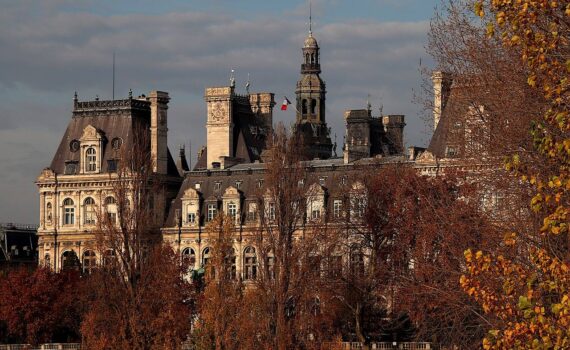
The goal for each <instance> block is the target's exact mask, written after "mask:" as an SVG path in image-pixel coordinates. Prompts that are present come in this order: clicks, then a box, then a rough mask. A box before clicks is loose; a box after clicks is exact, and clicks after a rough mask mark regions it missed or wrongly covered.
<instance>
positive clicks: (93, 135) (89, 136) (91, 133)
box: [81, 125, 103, 141]
mask: <svg viewBox="0 0 570 350" xmlns="http://www.w3.org/2000/svg"><path fill="white" fill-rule="evenodd" d="M102 137H103V136H102V135H101V132H100V131H99V130H97V128H95V127H94V126H93V125H87V126H86V127H85V129H83V134H82V135H81V141H92V140H100V139H101V138H102Z"/></svg>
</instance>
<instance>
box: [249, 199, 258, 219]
mask: <svg viewBox="0 0 570 350" xmlns="http://www.w3.org/2000/svg"><path fill="white" fill-rule="evenodd" d="M255 220H257V203H249V206H248V208H247V221H255Z"/></svg>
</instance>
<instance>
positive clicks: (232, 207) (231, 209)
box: [228, 202, 237, 220]
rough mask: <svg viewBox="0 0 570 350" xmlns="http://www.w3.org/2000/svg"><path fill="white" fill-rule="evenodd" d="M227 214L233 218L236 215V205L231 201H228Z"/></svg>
mask: <svg viewBox="0 0 570 350" xmlns="http://www.w3.org/2000/svg"><path fill="white" fill-rule="evenodd" d="M228 215H229V216H230V217H231V218H232V219H234V220H235V219H236V217H237V205H236V204H235V203H233V202H231V203H228Z"/></svg>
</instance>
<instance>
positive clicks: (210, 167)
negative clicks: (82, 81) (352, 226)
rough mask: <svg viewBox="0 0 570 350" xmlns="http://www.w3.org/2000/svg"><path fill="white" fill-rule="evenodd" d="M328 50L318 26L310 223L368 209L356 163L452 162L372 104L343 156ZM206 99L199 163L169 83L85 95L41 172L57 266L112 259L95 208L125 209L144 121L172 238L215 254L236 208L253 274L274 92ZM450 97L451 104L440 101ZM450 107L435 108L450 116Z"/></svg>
mask: <svg viewBox="0 0 570 350" xmlns="http://www.w3.org/2000/svg"><path fill="white" fill-rule="evenodd" d="M319 50H320V48H319V45H318V43H317V40H316V38H315V36H314V35H313V33H312V32H309V34H308V36H307V38H306V39H305V41H304V45H303V47H302V49H301V53H302V55H301V60H300V63H301V77H300V79H299V81H298V83H297V88H296V109H297V111H296V120H295V124H294V128H293V131H294V132H295V133H297V135H298V136H299V138H300V139H301V140H302V144H301V145H300V146H302V147H300V152H301V153H302V154H303V156H304V157H303V158H304V159H305V160H304V161H303V162H302V165H303V166H304V167H305V169H306V172H307V178H306V179H303V183H300V184H299V186H306V188H307V193H310V194H311V195H310V196H309V197H310V198H309V197H308V198H307V201H308V202H307V213H306V215H305V220H306V222H307V223H309V222H310V221H311V220H317V219H318V220H325V221H330V222H334V221H336V220H347V218H349V219H350V217H353V218H358V215H359V212H361V211H360V209H359V205H358V203H360V202H361V198H360V195H361V189H362V184H361V183H359V182H358V181H357V180H356V179H357V176H356V174H359V173H362V171H363V169H375V167H382V166H385V165H386V164H394V163H402V164H407V165H409V166H412V167H416V168H417V169H418V171H419V172H421V173H423V174H428V175H435V174H438V173H439V172H440V171H441V169H442V168H444V167H445V166H446V164H447V163H446V161H445V159H443V160H442V158H445V157H446V155H445V154H441V153H440V151H439V148H441V147H439V146H438V148H437V149H436V147H435V146H433V147H432V146H431V145H430V148H428V149H427V150H425V149H421V148H412V152H410V156H409V157H407V156H406V155H405V154H404V140H403V130H404V126H405V119H404V116H403V115H378V116H374V115H373V114H372V112H371V109H370V107H368V108H365V109H360V110H348V111H346V112H345V114H344V121H345V125H346V134H345V143H344V145H343V148H342V151H343V154H342V155H340V156H337V155H336V152H335V151H334V149H333V148H334V145H333V144H332V142H331V137H330V130H329V128H328V126H327V122H326V118H325V111H326V108H325V103H326V98H325V96H326V85H325V83H324V81H323V80H322V78H321V73H322V71H321V61H320V60H321V57H320V51H319ZM437 88H438V87H437V86H436V89H437ZM439 89H440V91H444V90H445V89H443V88H442V87H441V86H440V87H439ZM442 93H443V92H440V94H442ZM204 99H205V103H206V110H207V113H206V130H207V135H206V145H205V146H204V147H203V148H202V149H201V150H200V152H199V155H198V160H197V162H196V164H195V165H194V166H193V167H191V165H189V164H188V163H187V161H186V157H185V154H184V150H183V149H181V150H180V153H179V155H178V157H177V160H176V161H175V160H174V159H173V157H172V155H171V153H170V151H169V150H168V147H167V132H168V113H167V111H168V103H169V96H168V93H166V92H160V91H152V92H150V93H149V95H148V96H144V95H143V96H140V97H138V98H133V97H132V96H129V97H128V98H127V99H123V100H113V101H99V100H95V101H84V102H83V101H78V99H77V96H75V98H74V102H73V115H72V118H71V120H70V122H69V124H68V127H67V130H66V131H65V134H64V136H63V138H62V140H61V143H60V145H59V147H58V149H57V151H56V153H55V155H54V158H53V160H52V162H51V165H50V166H49V167H47V168H45V169H44V170H43V171H42V172H41V174H40V176H39V177H38V180H37V185H38V188H39V194H40V202H39V204H40V226H39V228H38V237H39V242H38V252H39V261H40V264H45V265H47V266H50V267H51V268H53V269H55V270H60V269H62V268H67V267H70V268H78V267H81V268H82V269H83V270H84V271H88V270H89V269H91V268H93V267H94V266H96V265H97V264H99V263H101V261H102V260H101V259H102V257H101V254H102V253H101V252H98V251H97V250H96V249H95V247H94V242H93V240H94V235H93V230H94V229H95V228H96V217H95V214H94V213H95V212H96V211H97V210H98V211H99V212H104V213H106V215H110V216H113V215H116V207H115V205H114V199H113V198H112V195H111V188H112V186H111V185H112V181H113V179H114V177H115V176H116V174H115V172H116V170H117V168H118V166H119V164H120V162H121V159H120V151H121V150H124V149H127V150H132V151H136V150H133V149H132V147H133V146H134V145H133V140H132V136H133V132H134V130H135V129H136V128H142V129H144V130H148V133H149V144H148V146H145V147H149V149H150V150H151V152H150V154H151V157H152V160H151V161H152V164H153V172H154V175H155V176H156V178H157V179H158V180H159V181H160V183H162V184H163V185H164V188H165V190H164V191H163V192H162V193H157V194H156V195H155V198H154V199H153V201H152V203H153V204H152V205H153V209H154V212H155V218H156V220H155V221H156V225H157V227H160V228H161V232H162V237H163V239H164V241H166V242H169V243H170V244H171V245H173V247H175V248H176V249H179V251H180V252H181V253H182V254H183V255H185V256H186V257H188V258H189V261H191V262H192V263H193V266H194V268H198V267H200V266H202V265H203V264H205V263H206V262H207V260H208V259H209V258H210V253H211V243H212V242H210V241H209V240H208V237H207V236H206V235H205V226H206V225H207V223H208V222H209V221H211V220H212V219H213V218H214V217H215V216H216V215H218V214H220V213H225V214H228V215H229V216H230V217H233V218H235V220H236V227H237V229H236V237H235V239H234V240H233V242H234V243H233V244H234V249H235V252H236V259H235V265H236V274H237V275H238V276H241V277H242V278H244V279H248V278H252V277H254V276H252V274H251V266H249V265H251V263H252V261H255V259H254V260H252V259H249V258H251V256H255V246H254V244H253V241H252V235H251V233H252V230H254V229H255V228H256V227H257V225H258V217H259V212H258V210H259V208H258V203H257V202H256V198H259V197H258V196H259V189H260V188H262V187H263V181H264V174H265V169H266V163H264V151H266V150H267V143H268V136H269V135H270V134H271V132H272V125H273V124H272V119H273V107H274V105H275V101H274V94H272V93H269V92H261V93H249V92H248V94H247V95H239V94H237V93H236V91H235V82H234V81H233V79H231V80H230V84H229V86H222V87H210V88H206V89H205V95H204ZM436 102H437V101H436ZM443 107H444V106H443V103H442V104H440V111H441V109H443ZM440 114H441V112H440ZM440 114H438V115H437V116H436V117H435V119H437V120H438V121H439V119H440V118H439V115H440ZM328 117H329V118H330V117H332V118H335V117H338V118H340V117H342V116H328ZM436 124H437V123H436ZM442 125H443V124H442ZM436 133H438V131H436ZM440 133H444V131H441V132H440ZM355 203H357V204H355ZM248 257H249V258H248ZM248 264H249V265H248ZM248 271H250V272H248Z"/></svg>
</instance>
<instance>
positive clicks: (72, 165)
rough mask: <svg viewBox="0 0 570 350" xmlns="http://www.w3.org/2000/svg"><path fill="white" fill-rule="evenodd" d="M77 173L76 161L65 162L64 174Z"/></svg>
mask: <svg viewBox="0 0 570 350" xmlns="http://www.w3.org/2000/svg"><path fill="white" fill-rule="evenodd" d="M76 173H77V163H76V162H71V161H70V162H65V169H64V175H75V174H76Z"/></svg>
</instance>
